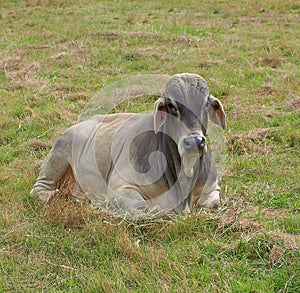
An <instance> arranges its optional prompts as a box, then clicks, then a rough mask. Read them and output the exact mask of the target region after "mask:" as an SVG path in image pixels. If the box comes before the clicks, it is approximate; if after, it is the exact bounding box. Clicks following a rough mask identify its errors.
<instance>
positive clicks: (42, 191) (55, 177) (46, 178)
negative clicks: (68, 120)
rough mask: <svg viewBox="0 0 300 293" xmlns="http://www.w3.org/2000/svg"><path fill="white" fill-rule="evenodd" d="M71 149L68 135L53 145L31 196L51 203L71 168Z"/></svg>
mask: <svg viewBox="0 0 300 293" xmlns="http://www.w3.org/2000/svg"><path fill="white" fill-rule="evenodd" d="M70 155H71V147H70V143H69V141H68V135H67V134H64V135H63V136H61V137H60V138H59V139H58V140H57V141H56V142H55V144H54V145H53V147H52V149H51V151H50V153H49V154H48V156H47V157H46V159H45V160H44V162H43V164H42V167H41V169H40V173H39V177H38V179H37V181H36V183H35V184H34V186H33V189H32V190H31V192H30V195H31V196H35V195H37V196H39V198H40V199H41V200H42V201H44V202H49V200H50V199H51V197H52V196H53V195H54V193H55V191H56V189H57V188H58V184H59V182H60V180H61V179H62V178H63V176H64V175H65V174H66V173H67V172H68V170H69V168H70V164H69V161H68V159H69V157H70Z"/></svg>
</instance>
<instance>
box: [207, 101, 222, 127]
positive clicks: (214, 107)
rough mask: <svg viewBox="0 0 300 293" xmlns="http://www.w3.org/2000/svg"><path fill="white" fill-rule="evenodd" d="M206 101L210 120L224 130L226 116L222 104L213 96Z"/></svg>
mask: <svg viewBox="0 0 300 293" xmlns="http://www.w3.org/2000/svg"><path fill="white" fill-rule="evenodd" d="M208 101H209V103H210V105H209V109H208V115H209V118H210V120H211V121H212V122H214V123H215V124H217V125H219V126H220V127H221V128H222V129H225V127H226V115H225V112H224V109H223V105H222V103H221V102H220V101H219V100H218V99H217V98H215V97H214V96H213V95H210V96H209V98H208Z"/></svg>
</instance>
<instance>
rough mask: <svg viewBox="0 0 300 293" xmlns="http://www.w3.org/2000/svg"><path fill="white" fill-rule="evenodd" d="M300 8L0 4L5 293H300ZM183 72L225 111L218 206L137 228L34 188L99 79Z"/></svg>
mask: <svg viewBox="0 0 300 293" xmlns="http://www.w3.org/2000/svg"><path fill="white" fill-rule="evenodd" d="M299 10H300V6H299V4H298V2H297V1H295V0H289V1H279V0H270V1H264V2H263V3H260V2H259V1H193V0H184V1H171V0H170V1H125V0H123V1H85V0H82V1H71V0H70V1H59V0H48V1H47V0H41V1H35V0H27V1H17V0H16V1H8V0H7V1H6V0H3V1H2V2H1V7H0V32H1V33H0V116H1V119H0V128H1V131H0V292H44V291H46V292H299V288H300V281H299V280H300V275H299V271H300V265H299V257H300V255H299V245H300V244H299V242H300V235H299V234H300V224H299V220H300V217H299V207H300V202H299V194H300V185H299V174H300V168H299V166H300V162H299V157H300V156H299V155H300V154H299V141H300V132H299V129H300V125H299V121H300V119H299V115H300V114H299V105H300V104H299V103H300V102H299V89H300V87H299V81H300V79H299V76H300V70H299V51H300V48H299V41H298V40H299V39H300V35H299ZM178 72H194V73H198V74H200V75H202V76H203V77H204V78H205V79H206V80H207V82H208V84H209V87H210V89H211V92H212V94H213V95H214V96H216V97H217V98H219V99H220V100H221V101H222V103H223V105H224V107H225V111H226V113H227V125H228V128H227V130H226V132H225V135H226V139H227V147H228V158H227V162H226V173H225V175H224V176H223V178H222V182H221V187H222V201H223V206H222V208H221V209H220V210H218V211H207V210H200V211H198V212H194V213H192V214H191V215H189V216H185V217H174V218H164V219H157V220H155V221H142V222H138V223H132V222H126V221H125V222H124V221H120V220H119V219H113V218H111V217H109V216H108V215H106V214H103V213H101V212H100V211H98V210H93V209H91V208H90V207H88V206H85V205H83V206H80V205H74V203H72V201H65V200H62V199H60V198H57V200H56V201H54V203H53V204H52V205H51V206H44V205H43V204H42V203H41V202H39V201H38V200H37V199H35V198H30V197H29V192H30V189H31V187H32V185H33V184H34V182H35V179H36V177H37V174H38V168H39V166H40V164H41V162H42V160H43V159H44V158H45V156H46V155H47V153H48V151H49V149H50V146H51V145H52V143H53V142H54V141H55V139H56V138H57V137H59V135H60V134H61V133H62V132H63V131H64V130H65V129H66V128H67V127H69V126H71V125H73V124H74V123H75V122H76V121H77V119H78V116H79V114H80V112H81V110H82V109H83V108H84V106H85V105H86V103H87V102H88V100H89V99H90V98H92V97H93V96H94V95H95V94H96V93H98V92H99V91H100V90H101V89H102V88H103V87H105V86H107V85H109V84H111V83H112V82H114V81H117V80H120V79H121V78H124V77H128V76H135V75H137V74H142V73H153V74H167V75H172V74H175V73H178ZM153 101H154V98H153V97H144V98H141V99H133V100H130V101H128V102H126V103H123V104H121V105H119V107H116V108H114V109H112V110H111V111H112V112H115V111H126V112H129V111H134V112H140V111H146V110H149V109H152V108H153Z"/></svg>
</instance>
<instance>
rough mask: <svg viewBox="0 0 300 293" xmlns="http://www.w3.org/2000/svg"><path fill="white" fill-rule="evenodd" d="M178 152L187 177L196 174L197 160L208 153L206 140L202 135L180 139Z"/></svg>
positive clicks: (192, 135)
mask: <svg viewBox="0 0 300 293" xmlns="http://www.w3.org/2000/svg"><path fill="white" fill-rule="evenodd" d="M178 151H179V154H180V156H181V158H182V164H183V167H184V173H185V175H186V176H187V177H191V176H193V174H194V166H195V164H196V162H197V159H198V158H199V157H201V156H202V155H205V154H206V153H207V144H206V138H205V136H204V135H203V134H202V133H196V134H190V135H188V136H185V137H183V138H181V139H180V141H179V145H178Z"/></svg>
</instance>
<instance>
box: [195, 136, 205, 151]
mask: <svg viewBox="0 0 300 293" xmlns="http://www.w3.org/2000/svg"><path fill="white" fill-rule="evenodd" d="M194 139H195V142H196V144H197V146H198V147H200V148H204V146H205V137H204V136H195V138H194Z"/></svg>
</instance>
